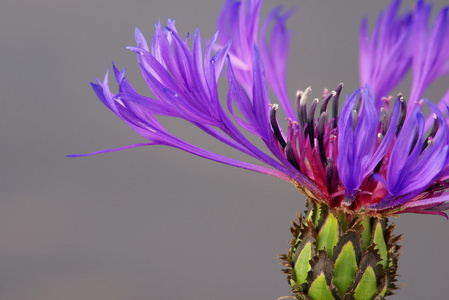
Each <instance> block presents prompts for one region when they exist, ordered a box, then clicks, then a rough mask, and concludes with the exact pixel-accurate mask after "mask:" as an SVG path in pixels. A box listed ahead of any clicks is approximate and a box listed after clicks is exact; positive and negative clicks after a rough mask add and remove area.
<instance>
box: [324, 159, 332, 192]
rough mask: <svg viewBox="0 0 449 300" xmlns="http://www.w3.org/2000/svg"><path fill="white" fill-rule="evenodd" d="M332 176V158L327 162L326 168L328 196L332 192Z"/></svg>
mask: <svg viewBox="0 0 449 300" xmlns="http://www.w3.org/2000/svg"><path fill="white" fill-rule="evenodd" d="M333 176H334V160H333V159H332V158H329V160H328V162H327V167H326V179H327V182H326V183H327V191H328V192H329V195H330V194H331V192H332V190H333V189H332V182H333V180H332V177H333Z"/></svg>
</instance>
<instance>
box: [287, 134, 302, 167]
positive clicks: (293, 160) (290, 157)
mask: <svg viewBox="0 0 449 300" xmlns="http://www.w3.org/2000/svg"><path fill="white" fill-rule="evenodd" d="M285 154H286V156H287V160H288V161H289V162H290V163H291V164H292V165H293V167H295V168H296V169H297V170H298V171H301V170H300V168H299V165H298V162H297V161H296V158H295V154H294V153H293V148H292V142H291V141H288V142H287V145H286V146H285Z"/></svg>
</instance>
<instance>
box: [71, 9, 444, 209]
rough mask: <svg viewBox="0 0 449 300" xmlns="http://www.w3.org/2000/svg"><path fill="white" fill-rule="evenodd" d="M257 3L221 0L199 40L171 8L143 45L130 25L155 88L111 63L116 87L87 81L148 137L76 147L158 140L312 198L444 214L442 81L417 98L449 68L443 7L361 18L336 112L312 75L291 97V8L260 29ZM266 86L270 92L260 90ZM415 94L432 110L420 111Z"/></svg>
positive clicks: (335, 98) (333, 98)
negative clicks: (181, 124) (167, 124)
mask: <svg viewBox="0 0 449 300" xmlns="http://www.w3.org/2000/svg"><path fill="white" fill-rule="evenodd" d="M261 6H262V1H261V0H259V1H257V0H253V1H250V0H249V1H242V2H240V1H234V0H227V1H226V2H225V4H224V6H223V9H222V11H221V13H220V15H219V18H218V22H217V27H218V32H217V33H216V34H215V35H214V36H212V37H211V38H210V39H209V40H208V41H206V42H205V43H203V41H202V39H201V37H200V32H199V30H198V29H197V30H196V31H195V34H194V36H193V38H189V36H187V38H186V39H183V38H181V37H180V36H179V35H178V33H177V30H176V27H175V22H174V21H172V20H170V19H169V20H168V22H167V26H165V27H164V26H162V25H161V23H160V22H159V23H157V24H156V30H155V33H154V35H153V38H152V40H151V45H148V43H147V41H146V40H145V38H144V37H143V35H142V33H141V32H140V31H139V30H138V29H136V32H135V39H136V42H137V45H136V46H135V47H128V49H129V50H131V51H133V52H134V53H135V54H136V55H137V60H138V63H139V67H140V70H141V72H142V76H143V78H144V80H145V81H146V83H147V85H148V87H149V89H150V90H151V92H152V93H153V95H154V97H153V98H150V97H146V96H143V95H141V94H140V93H138V92H137V91H136V90H135V89H134V88H133V86H132V85H131V84H130V83H129V82H128V81H127V79H126V76H125V70H124V69H123V70H121V71H120V70H118V69H117V68H116V67H115V65H113V72H114V75H115V78H116V81H117V84H118V87H119V89H118V93H113V92H111V90H110V87H109V83H108V78H109V74H108V73H109V71H108V72H107V73H106V76H105V78H104V80H103V81H100V80H98V79H97V83H93V84H92V87H93V89H94V91H95V93H96V94H97V97H98V98H99V99H100V100H101V101H102V102H103V103H104V104H105V105H106V106H107V107H108V108H109V109H111V110H112V111H113V112H114V113H115V114H116V115H117V116H119V117H120V118H121V119H122V120H123V121H125V122H126V123H127V124H128V125H129V126H130V127H131V128H132V129H134V130H135V131H136V132H137V133H139V134H140V135H141V136H142V137H144V138H145V139H147V140H149V141H150V142H148V143H144V144H135V145H130V146H126V147H123V148H118V149H111V150H102V151H98V152H94V153H90V154H84V155H92V154H97V153H104V152H110V151H117V150H122V149H126V148H132V147H139V146H148V145H165V146H170V147H175V148H179V149H181V150H184V151H187V152H189V153H192V154H195V155H198V156H201V157H204V158H208V159H210V160H214V161H217V162H220V163H224V164H228V165H232V166H236V167H240V168H243V169H247V170H251V171H256V172H259V173H264V174H268V175H271V176H274V177H278V178H281V179H284V180H288V181H290V182H292V183H293V184H294V185H295V186H296V187H297V188H298V189H299V190H300V191H302V192H303V193H305V194H306V195H307V196H308V197H309V198H311V199H313V200H315V201H318V202H321V203H327V204H328V205H330V206H332V207H335V208H338V207H341V208H344V209H345V211H347V212H351V211H353V212H355V213H367V214H372V215H373V214H381V215H384V216H386V215H390V214H396V213H404V212H414V213H424V214H438V215H444V216H446V214H445V213H444V212H443V211H444V210H446V209H449V191H446V190H447V189H448V188H449V128H448V120H447V118H446V117H445V114H446V111H447V109H446V106H447V105H449V90H448V92H447V93H446V94H445V95H444V96H443V97H442V99H441V100H440V101H439V102H438V104H437V105H434V104H432V102H430V101H429V100H427V99H424V100H422V98H423V97H424V93H425V91H426V88H427V87H428V86H429V85H430V84H431V83H432V82H434V81H435V80H436V79H438V78H440V77H442V76H446V75H447V74H448V73H449V20H448V16H447V15H448V14H447V12H448V8H445V9H443V10H442V11H441V12H440V13H439V14H438V15H437V17H436V19H435V21H434V22H433V24H430V21H429V18H430V13H431V5H430V4H428V3H425V2H424V1H418V3H417V4H416V6H415V8H414V9H410V10H407V11H406V12H404V13H403V14H399V9H400V0H394V1H393V2H392V3H391V5H390V6H389V7H388V8H387V9H386V11H385V12H383V13H381V14H380V15H379V17H378V20H377V22H376V24H375V26H374V29H373V31H372V33H371V34H370V33H369V32H368V29H367V21H366V20H363V21H362V25H361V30H360V83H361V86H362V87H361V88H359V89H358V90H357V91H355V92H354V93H353V94H352V95H347V96H346V98H347V100H346V102H345V103H344V104H343V107H342V108H341V112H340V113H339V114H338V106H339V99H340V94H341V90H342V84H340V85H339V86H338V87H336V88H335V90H334V91H331V92H327V90H325V91H324V92H323V95H322V99H321V100H319V99H318V98H315V99H314V100H312V101H310V100H309V97H310V95H311V92H312V91H311V88H310V87H309V88H306V89H305V90H303V91H298V92H297V95H296V99H295V102H296V103H295V105H294V106H292V105H291V103H290V99H289V97H288V93H287V85H286V70H287V58H288V51H289V44H290V40H291V32H290V31H289V30H288V29H287V27H286V21H287V19H288V18H289V17H290V16H291V15H292V13H293V11H292V10H288V11H286V12H284V13H283V10H282V8H281V7H276V8H275V9H274V10H272V11H271V13H269V15H268V16H267V17H266V18H265V20H264V21H262V22H261V24H262V25H261V28H260V29H259V21H260V10H261ZM429 26H430V27H429ZM270 28H271V29H270ZM268 33H269V34H268ZM225 65H227V74H223V73H225V72H223V68H224V66H225ZM410 70H411V72H412V87H411V90H410V92H409V93H407V94H406V95H408V97H407V98H408V99H409V100H408V101H407V102H408V104H407V102H406V100H405V97H403V96H402V95H401V94H400V95H398V96H397V97H391V96H390V93H391V91H392V90H393V89H394V88H395V87H396V86H397V85H398V84H399V83H400V82H401V81H402V80H403V78H404V77H405V76H406V74H407V72H409V71H410ZM219 79H220V80H225V81H227V83H228V87H229V88H228V94H227V99H226V100H227V101H226V102H224V101H223V100H224V99H219V96H218V92H217V84H218V80H219ZM268 89H271V91H272V92H273V93H274V95H275V96H276V99H271V100H270V99H269V95H268ZM393 99H394V100H393ZM220 100H222V101H220ZM274 102H279V103H280V105H278V104H275V103H274ZM320 102H321V103H320ZM223 103H226V104H223ZM319 103H320V104H319ZM423 105H426V106H428V107H429V109H430V111H431V114H430V116H428V117H425V116H424V114H423V112H422V107H423ZM307 106H308V107H307ZM279 107H282V109H283V110H284V112H285V114H286V116H287V122H286V124H283V125H286V127H285V128H284V129H282V126H281V125H280V124H279V123H278V121H277V118H276V111H277V109H278V108H279ZM155 116H167V117H177V118H181V119H184V120H185V121H187V122H189V123H191V124H193V125H195V126H196V127H198V128H199V129H201V130H202V131H204V132H205V133H207V134H209V135H210V136H212V137H214V138H216V139H217V140H219V141H221V142H223V143H224V144H226V145H228V146H230V147H232V148H235V149H237V150H239V151H241V152H243V153H245V154H247V155H249V156H250V157H252V158H254V159H256V160H258V161H260V162H261V163H262V164H261V165H257V164H252V163H248V162H244V161H240V160H237V159H233V158H230V157H225V156H222V155H218V154H215V153H212V152H210V151H207V150H205V149H202V148H200V147H197V146H195V145H192V144H189V143H187V142H185V141H183V140H181V139H179V138H177V137H175V136H174V135H172V134H171V133H169V132H168V131H167V130H166V129H165V128H164V127H163V125H162V124H161V123H159V121H158V120H157V119H156V117H155ZM245 131H246V132H247V133H251V134H253V135H256V136H258V137H259V138H260V139H261V140H262V141H263V143H264V144H265V146H266V149H261V148H260V147H258V146H256V145H254V144H253V143H252V142H251V141H250V140H248V139H247V138H246V137H245ZM70 156H82V155H70Z"/></svg>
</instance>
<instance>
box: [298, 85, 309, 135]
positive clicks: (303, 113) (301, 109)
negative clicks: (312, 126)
mask: <svg viewBox="0 0 449 300" xmlns="http://www.w3.org/2000/svg"><path fill="white" fill-rule="evenodd" d="M311 92H312V88H311V87H310V86H309V87H308V88H306V90H305V91H304V92H303V93H301V94H300V98H299V106H298V120H299V126H300V127H301V131H304V126H305V124H306V122H307V99H308V98H309V95H310V93H311ZM298 94H299V93H297V95H298ZM298 96H299V95H298Z"/></svg>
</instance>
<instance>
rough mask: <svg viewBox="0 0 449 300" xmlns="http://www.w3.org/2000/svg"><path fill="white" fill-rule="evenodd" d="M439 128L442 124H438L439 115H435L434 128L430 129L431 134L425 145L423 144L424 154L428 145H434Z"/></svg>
mask: <svg viewBox="0 0 449 300" xmlns="http://www.w3.org/2000/svg"><path fill="white" fill-rule="evenodd" d="M439 127H440V122H438V118H437V115H436V114H433V126H432V129H430V132H429V135H428V136H427V139H426V140H425V141H424V143H423V145H422V147H421V152H423V151H424V149H426V147H427V146H428V145H432V144H433V138H434V137H435V135H436V134H437V132H438V128H439Z"/></svg>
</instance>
